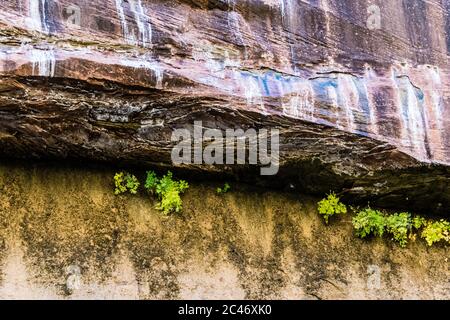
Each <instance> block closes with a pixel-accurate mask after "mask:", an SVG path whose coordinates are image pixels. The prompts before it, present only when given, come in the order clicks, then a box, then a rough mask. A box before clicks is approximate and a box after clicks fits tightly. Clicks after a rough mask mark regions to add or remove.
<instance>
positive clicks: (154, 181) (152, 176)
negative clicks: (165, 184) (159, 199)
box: [144, 171, 159, 193]
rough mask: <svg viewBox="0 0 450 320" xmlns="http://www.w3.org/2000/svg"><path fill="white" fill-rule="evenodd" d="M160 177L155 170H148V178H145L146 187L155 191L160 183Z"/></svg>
mask: <svg viewBox="0 0 450 320" xmlns="http://www.w3.org/2000/svg"><path fill="white" fill-rule="evenodd" d="M158 181H159V179H158V177H157V175H156V173H155V172H153V171H147V178H146V179H145V184H144V188H145V189H147V190H149V191H150V192H152V193H154V192H155V191H156V186H157V185H158Z"/></svg>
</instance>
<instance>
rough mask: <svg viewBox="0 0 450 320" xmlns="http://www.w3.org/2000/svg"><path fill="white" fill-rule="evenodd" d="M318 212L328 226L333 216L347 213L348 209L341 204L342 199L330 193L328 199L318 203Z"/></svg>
mask: <svg viewBox="0 0 450 320" xmlns="http://www.w3.org/2000/svg"><path fill="white" fill-rule="evenodd" d="M318 211H319V213H320V214H321V215H322V216H323V218H324V219H325V223H327V224H328V220H329V218H330V217H331V216H334V215H336V214H345V213H347V207H346V206H345V204H343V203H341V202H340V199H339V197H337V196H336V194H334V193H330V194H329V195H328V197H327V198H325V199H322V200H321V201H320V202H319V203H318Z"/></svg>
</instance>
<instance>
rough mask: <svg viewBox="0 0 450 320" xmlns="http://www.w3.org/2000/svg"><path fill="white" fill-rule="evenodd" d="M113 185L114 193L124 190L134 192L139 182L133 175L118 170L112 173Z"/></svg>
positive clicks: (136, 190) (123, 191)
mask: <svg viewBox="0 0 450 320" xmlns="http://www.w3.org/2000/svg"><path fill="white" fill-rule="evenodd" d="M114 185H115V187H116V189H115V190H114V194H116V195H118V194H122V193H126V192H130V193H131V194H136V193H137V192H138V189H139V185H140V183H139V180H138V179H137V178H136V176H135V175H132V174H130V173H128V172H118V173H116V174H115V175H114Z"/></svg>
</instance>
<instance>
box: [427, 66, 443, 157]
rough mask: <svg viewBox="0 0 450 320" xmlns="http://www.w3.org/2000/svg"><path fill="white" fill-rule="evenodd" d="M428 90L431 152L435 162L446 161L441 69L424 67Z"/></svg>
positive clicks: (428, 126) (428, 125)
mask: <svg viewBox="0 0 450 320" xmlns="http://www.w3.org/2000/svg"><path fill="white" fill-rule="evenodd" d="M421 70H422V72H423V73H424V81H425V86H426V89H425V90H424V93H425V114H424V116H425V122H426V130H427V136H428V140H429V146H430V151H431V153H432V157H433V160H437V161H441V160H442V161H443V160H445V150H443V148H442V145H443V140H444V137H443V135H442V134H443V132H444V124H443V119H444V114H443V106H444V99H443V96H442V94H443V86H442V80H441V75H440V71H439V68H437V67H433V66H423V67H422V68H421Z"/></svg>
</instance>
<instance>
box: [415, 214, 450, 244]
mask: <svg viewBox="0 0 450 320" xmlns="http://www.w3.org/2000/svg"><path fill="white" fill-rule="evenodd" d="M421 236H422V238H423V239H425V241H426V242H427V244H428V245H429V246H432V245H433V244H434V243H436V242H440V241H442V240H445V241H447V242H448V243H450V223H449V222H448V221H445V220H443V219H442V220H440V221H435V222H431V221H430V222H427V223H426V225H425V228H424V229H423V231H422V234H421Z"/></svg>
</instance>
